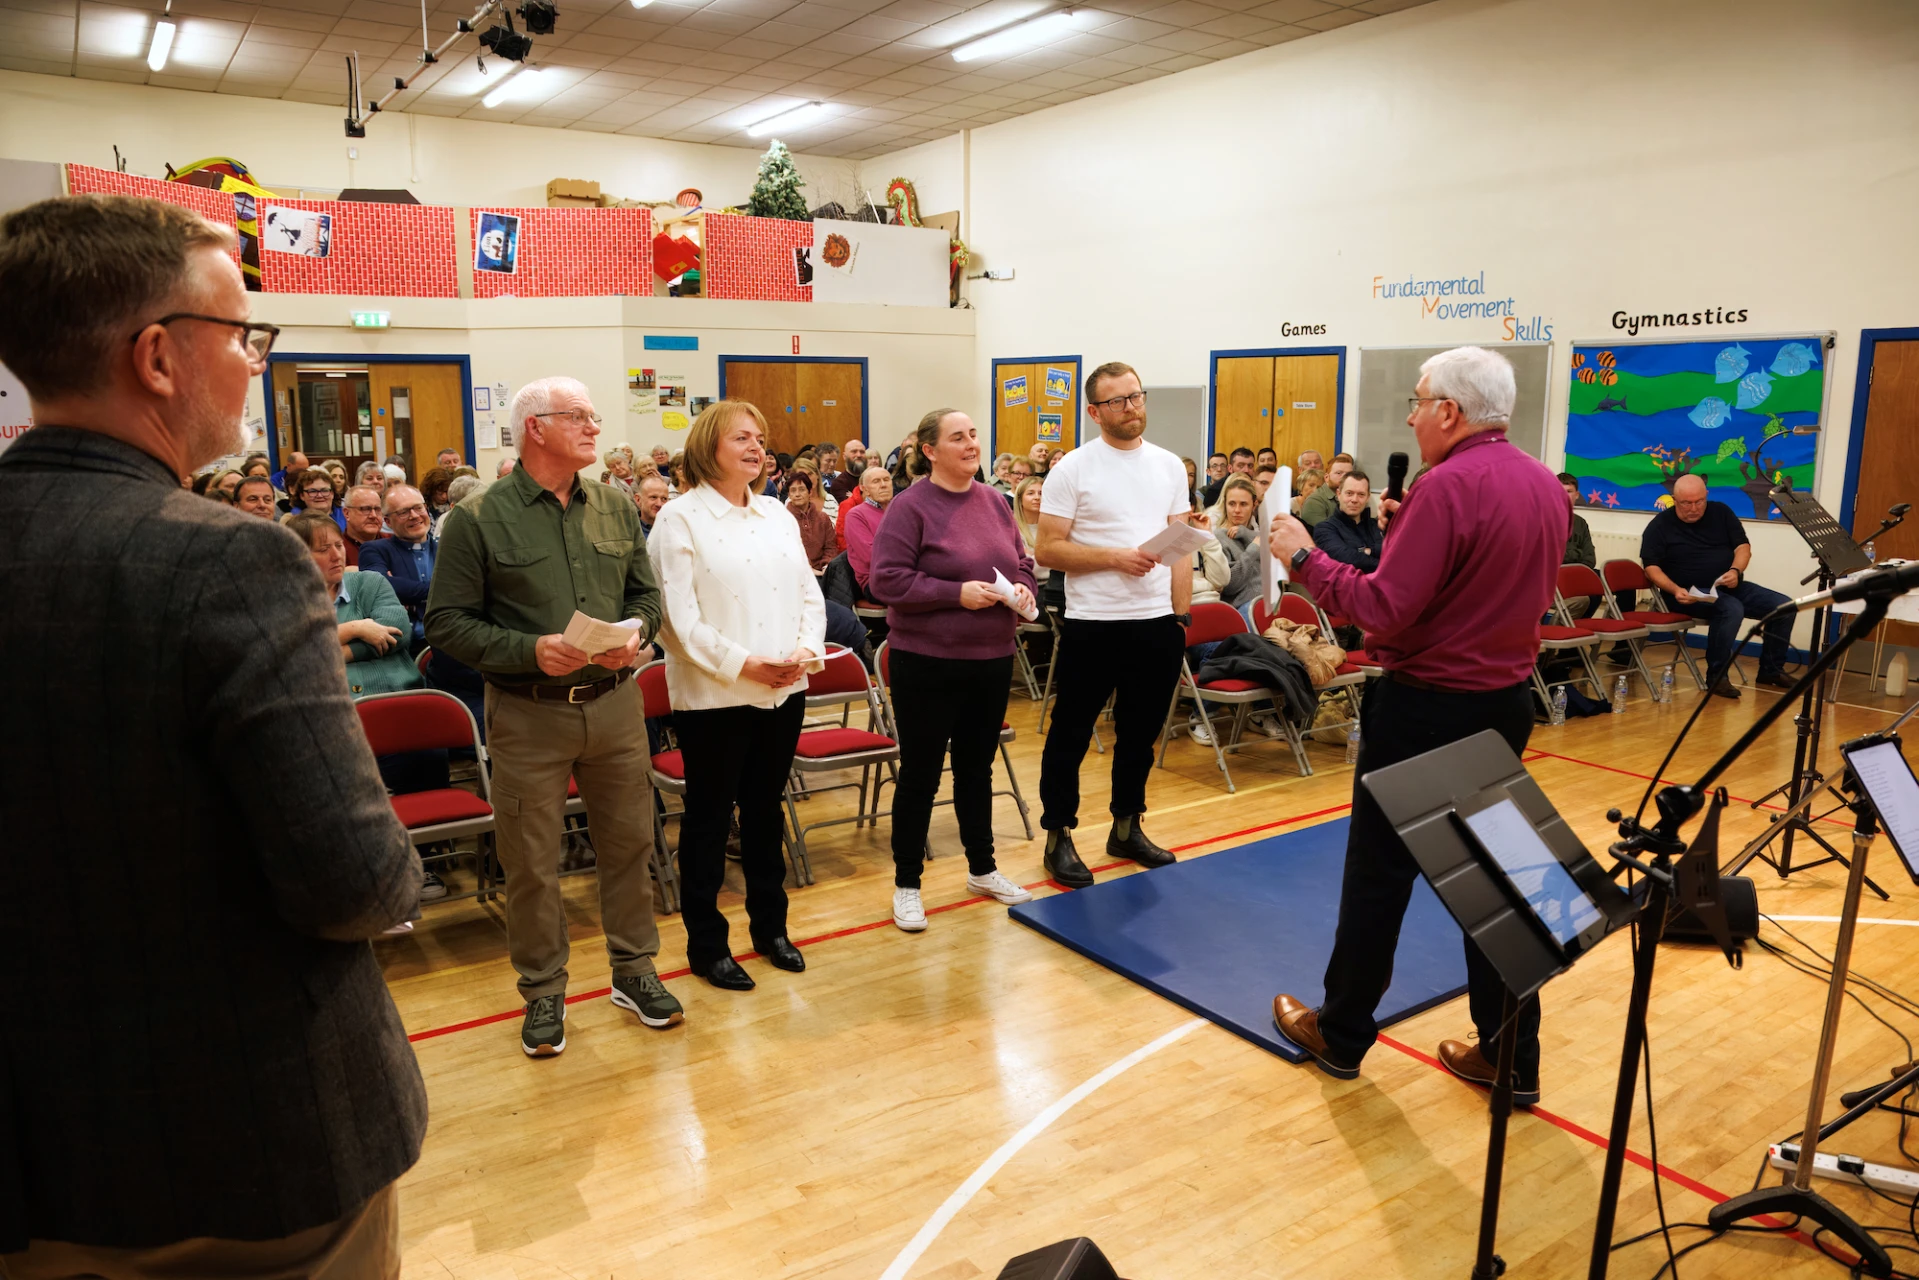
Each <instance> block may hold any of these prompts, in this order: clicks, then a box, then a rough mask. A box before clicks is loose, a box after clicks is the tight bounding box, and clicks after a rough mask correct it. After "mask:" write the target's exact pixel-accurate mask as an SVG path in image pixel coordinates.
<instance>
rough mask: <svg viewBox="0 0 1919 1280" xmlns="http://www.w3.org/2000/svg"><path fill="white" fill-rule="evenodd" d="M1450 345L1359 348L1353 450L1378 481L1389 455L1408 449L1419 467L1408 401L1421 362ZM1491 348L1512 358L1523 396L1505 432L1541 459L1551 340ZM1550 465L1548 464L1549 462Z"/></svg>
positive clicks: (1382, 477)
mask: <svg viewBox="0 0 1919 1280" xmlns="http://www.w3.org/2000/svg"><path fill="white" fill-rule="evenodd" d="M1450 350H1452V347H1450V346H1448V347H1361V348H1360V349H1359V415H1358V417H1357V419H1356V420H1355V422H1354V424H1353V425H1354V427H1355V429H1356V432H1357V444H1358V448H1354V447H1353V446H1352V444H1351V443H1349V444H1348V445H1347V448H1346V452H1348V453H1350V454H1352V455H1353V457H1354V458H1355V459H1356V460H1357V461H1358V463H1359V467H1360V469H1361V470H1362V471H1365V472H1367V473H1368V474H1369V475H1371V476H1372V477H1373V484H1374V486H1375V487H1378V486H1380V485H1383V484H1384V483H1385V476H1386V459H1387V457H1388V456H1389V455H1391V454H1394V453H1404V454H1405V455H1406V456H1407V457H1408V458H1409V459H1410V460H1411V461H1412V470H1413V471H1418V470H1419V466H1420V462H1419V441H1418V440H1416V439H1414V438H1413V429H1412V428H1411V427H1409V426H1407V425H1406V401H1407V399H1408V397H1410V396H1411V395H1412V394H1413V389H1414V388H1415V387H1417V386H1418V385H1419V366H1420V365H1422V364H1424V363H1426V361H1428V360H1430V359H1431V358H1432V357H1434V356H1436V355H1438V354H1439V353H1440V352H1442V351H1450ZM1488 350H1492V351H1497V352H1498V353H1499V354H1500V355H1502V356H1505V357H1506V358H1507V359H1508V360H1510V361H1512V362H1513V374H1514V375H1515V379H1516V381H1517V383H1518V390H1519V396H1518V398H1517V399H1516V400H1515V401H1514V402H1513V417H1512V424H1511V425H1510V426H1509V427H1507V429H1506V436H1507V438H1508V439H1509V440H1511V441H1512V442H1513V443H1514V444H1516V445H1518V446H1519V447H1520V448H1521V449H1524V450H1525V451H1526V452H1527V453H1530V454H1531V455H1532V456H1533V457H1535V458H1538V459H1540V460H1541V461H1542V462H1543V461H1545V458H1546V388H1547V387H1548V386H1549V385H1550V384H1551V381H1552V376H1551V375H1552V344H1551V343H1547V342H1502V343H1500V344H1498V345H1497V346H1493V347H1489V348H1488ZM1549 465H1550V464H1549Z"/></svg>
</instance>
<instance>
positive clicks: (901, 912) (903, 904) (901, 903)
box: [893, 889, 926, 933]
mask: <svg viewBox="0 0 1919 1280" xmlns="http://www.w3.org/2000/svg"><path fill="white" fill-rule="evenodd" d="M893 923H894V924H896V925H898V926H899V927H900V928H902V929H904V930H906V932H908V933H918V932H919V931H920V930H922V929H924V928H925V927H926V908H925V907H924V906H923V905H921V903H920V891H919V890H918V889H895V890H893Z"/></svg>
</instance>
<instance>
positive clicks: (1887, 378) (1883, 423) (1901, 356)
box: [1852, 342, 1919, 653]
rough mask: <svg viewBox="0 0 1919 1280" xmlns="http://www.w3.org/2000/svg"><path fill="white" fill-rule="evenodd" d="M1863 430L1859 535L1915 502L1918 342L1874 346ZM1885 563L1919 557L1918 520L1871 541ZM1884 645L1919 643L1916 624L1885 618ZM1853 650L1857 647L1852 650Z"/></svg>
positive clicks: (1855, 529)
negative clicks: (1889, 511) (1889, 513)
mask: <svg viewBox="0 0 1919 1280" xmlns="http://www.w3.org/2000/svg"><path fill="white" fill-rule="evenodd" d="M1866 395H1867V399H1866V430H1865V437H1864V439H1862V440H1861V441H1860V446H1859V447H1860V455H1859V488H1858V489H1857V490H1855V491H1854V493H1853V498H1852V534H1853V536H1854V537H1855V538H1863V537H1865V536H1866V535H1867V534H1869V533H1871V532H1872V531H1873V530H1874V529H1877V528H1878V527H1879V522H1880V521H1881V520H1883V519H1884V518H1885V515H1886V509H1887V508H1888V507H1890V506H1892V505H1893V504H1894V503H1896V502H1910V501H1912V500H1913V494H1912V480H1913V477H1914V476H1919V431H1915V430H1914V429H1913V425H1912V424H1913V423H1914V422H1919V342H1880V343H1876V344H1875V345H1874V346H1873V354H1872V381H1871V384H1870V388H1869V390H1868V391H1867V393H1866ZM1873 550H1874V551H1875V552H1876V553H1877V555H1878V557H1879V559H1880V560H1881V561H1882V562H1883V561H1885V560H1888V559H1890V558H1893V557H1899V558H1901V559H1906V560H1919V519H1908V520H1907V521H1906V523H1905V524H1902V525H1900V526H1899V527H1898V528H1897V529H1894V530H1892V531H1891V532H1890V533H1886V534H1882V535H1880V537H1879V538H1878V539H1877V540H1876V541H1875V542H1874V544H1873ZM1884 625H1885V627H1886V633H1885V634H1886V643H1888V644H1901V645H1919V626H1913V625H1912V624H1911V623H1904V622H1888V623H1886V624H1884ZM1854 652H1855V653H1857V652H1859V650H1857V649H1855V650H1854Z"/></svg>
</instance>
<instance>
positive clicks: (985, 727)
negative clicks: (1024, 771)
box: [953, 654, 1013, 876]
mask: <svg viewBox="0 0 1919 1280" xmlns="http://www.w3.org/2000/svg"><path fill="white" fill-rule="evenodd" d="M964 665H965V666H966V667H967V668H968V670H967V672H966V673H965V683H964V688H963V689H962V690H961V702H960V707H959V714H958V715H957V716H956V717H955V718H954V721H953V811H954V815H955V816H956V817H957V818H958V819H959V833H960V845H961V847H962V848H964V849H965V850H966V870H967V871H968V872H969V873H970V874H972V875H976V876H984V875H991V874H992V873H993V872H995V871H997V870H999V863H998V862H996V861H994V858H993V758H994V757H995V756H997V755H998V754H999V735H1000V727H1001V726H1002V725H1004V724H1005V723H1006V698H1007V695H1008V694H1009V693H1010V692H1011V690H1012V682H1013V658H1012V655H1010V654H1008V655H1007V656H1006V657H1004V658H984V659H973V660H970V661H967V662H965V664H964Z"/></svg>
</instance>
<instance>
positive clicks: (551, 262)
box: [469, 208, 653, 298]
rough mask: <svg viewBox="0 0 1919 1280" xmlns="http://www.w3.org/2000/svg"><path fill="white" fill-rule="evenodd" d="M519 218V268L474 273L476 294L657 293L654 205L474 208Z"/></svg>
mask: <svg viewBox="0 0 1919 1280" xmlns="http://www.w3.org/2000/svg"><path fill="white" fill-rule="evenodd" d="M482 213H504V214H510V215H511V216H513V217H515V218H518V219H519V220H520V247H519V254H518V258H517V264H518V267H519V269H518V270H517V271H511V272H507V271H475V272H474V273H473V296H474V297H476V298H602V297H607V296H609V295H614V296H634V295H637V296H639V297H651V296H652V294H653V211H652V210H650V209H539V208H533V209H475V210H473V211H472V219H473V221H472V227H471V229H470V231H469V235H470V236H471V237H472V239H473V240H475V241H477V240H478V238H479V235H480V215H481V214H482Z"/></svg>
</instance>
